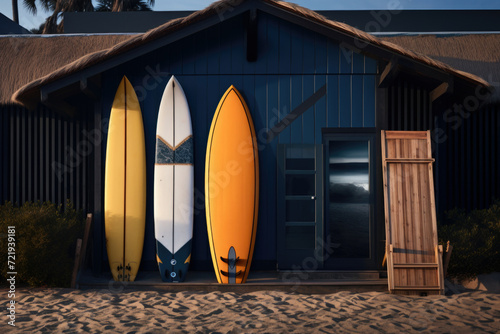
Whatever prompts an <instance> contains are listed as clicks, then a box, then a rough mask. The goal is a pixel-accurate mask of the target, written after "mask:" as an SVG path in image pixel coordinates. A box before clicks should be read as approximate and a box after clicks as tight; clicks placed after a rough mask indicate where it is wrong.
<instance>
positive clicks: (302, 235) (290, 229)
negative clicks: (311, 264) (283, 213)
mask: <svg viewBox="0 0 500 334" xmlns="http://www.w3.org/2000/svg"><path fill="white" fill-rule="evenodd" d="M315 232H316V231H315V228H314V226H287V228H286V238H285V247H286V248H287V249H314V247H315Z"/></svg>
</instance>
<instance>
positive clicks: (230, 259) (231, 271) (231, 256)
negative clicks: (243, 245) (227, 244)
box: [220, 246, 242, 284]
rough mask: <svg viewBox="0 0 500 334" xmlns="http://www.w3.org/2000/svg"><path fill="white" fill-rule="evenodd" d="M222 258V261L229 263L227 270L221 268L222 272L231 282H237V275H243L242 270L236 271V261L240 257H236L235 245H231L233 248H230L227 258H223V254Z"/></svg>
mask: <svg viewBox="0 0 500 334" xmlns="http://www.w3.org/2000/svg"><path fill="white" fill-rule="evenodd" d="M220 259H221V260H222V262H224V263H227V268H228V271H227V272H226V271H223V270H221V271H220V272H221V274H222V275H224V276H227V277H228V280H227V282H228V283H229V284H234V283H236V277H237V276H239V275H241V274H242V271H241V270H240V271H238V272H236V262H238V261H239V259H240V258H239V257H236V250H235V249H234V247H233V246H231V248H229V252H228V254H227V259H226V258H223V257H222V256H221V257H220Z"/></svg>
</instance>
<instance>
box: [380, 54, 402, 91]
mask: <svg viewBox="0 0 500 334" xmlns="http://www.w3.org/2000/svg"><path fill="white" fill-rule="evenodd" d="M400 71H401V68H400V66H399V62H398V60H397V58H392V59H391V61H390V62H389V63H388V64H387V65H386V66H385V68H384V70H383V71H382V74H381V75H380V79H379V82H378V86H379V87H381V88H383V87H387V86H390V85H391V84H392V83H393V82H394V81H395V80H396V78H397V77H398V75H399V72H400Z"/></svg>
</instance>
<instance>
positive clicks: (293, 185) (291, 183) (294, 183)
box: [286, 174, 315, 196]
mask: <svg viewBox="0 0 500 334" xmlns="http://www.w3.org/2000/svg"><path fill="white" fill-rule="evenodd" d="M314 190H315V175H314V174H310V175H287V176H286V195H302V196H305V195H308V196H309V195H310V196H314V195H315V191H314Z"/></svg>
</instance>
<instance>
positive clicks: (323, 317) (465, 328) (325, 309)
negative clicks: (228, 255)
mask: <svg viewBox="0 0 500 334" xmlns="http://www.w3.org/2000/svg"><path fill="white" fill-rule="evenodd" d="M7 293H8V291H7V290H5V289H2V290H0V294H1V297H0V300H2V301H3V302H2V309H3V310H4V312H3V314H4V316H2V319H1V323H0V333H6V332H12V333H15V332H22V333H44V332H47V333H75V332H89V333H102V332H109V333H117V332H120V333H166V332H168V333H209V332H220V333H446V332H447V333H498V332H500V294H494V293H489V292H478V291H476V292H464V293H459V294H454V295H451V296H428V297H413V296H398V295H390V294H387V293H380V292H368V293H350V292H339V293H334V294H327V295H301V294H293V293H286V292H275V291H261V292H252V293H246V294H237V293H222V292H210V293H205V292H203V293H202V292H179V293H170V292H161V291H134V290H131V291H129V290H125V291H120V290H83V291H81V290H70V289H18V290H17V291H16V296H15V300H16V322H15V324H16V327H15V328H13V327H11V326H9V325H8V324H7V321H8V318H7V316H6V315H5V314H6V311H5V308H4V307H3V306H4V305H7V302H8V300H9V299H8V297H7V296H8V294H7Z"/></svg>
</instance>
